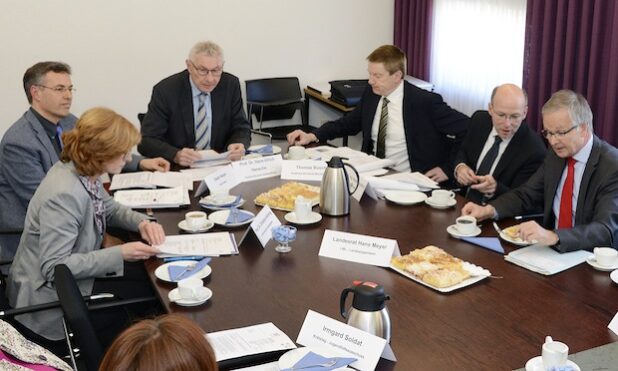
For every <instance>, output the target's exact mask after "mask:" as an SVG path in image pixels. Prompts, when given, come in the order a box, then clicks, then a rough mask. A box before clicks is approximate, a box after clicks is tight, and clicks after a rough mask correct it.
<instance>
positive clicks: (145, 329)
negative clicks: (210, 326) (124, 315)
mask: <svg viewBox="0 0 618 371" xmlns="http://www.w3.org/2000/svg"><path fill="white" fill-rule="evenodd" d="M138 370H148V371H193V370H201V371H212V370H218V367H217V362H216V361H215V355H214V352H213V350H212V348H211V346H210V344H208V341H207V340H206V337H205V336H204V332H203V331H202V329H201V328H200V327H199V326H198V325H197V324H195V323H194V322H193V321H191V320H189V319H187V318H185V317H182V316H180V315H175V314H168V315H164V316H161V317H158V318H155V319H152V320H143V321H141V322H139V323H136V324H135V325H133V326H131V327H130V328H128V329H127V330H125V331H124V332H123V333H122V334H121V335H120V336H119V337H118V338H117V339H116V340H115V341H114V342H113V343H112V345H111V346H110V348H109V349H108V350H107V354H106V355H105V357H104V358H103V362H101V366H100V367H99V371H138Z"/></svg>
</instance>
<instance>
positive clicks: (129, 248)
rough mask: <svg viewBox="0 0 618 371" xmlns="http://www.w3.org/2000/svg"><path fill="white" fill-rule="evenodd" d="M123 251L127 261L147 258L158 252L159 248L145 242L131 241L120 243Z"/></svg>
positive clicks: (123, 257)
mask: <svg viewBox="0 0 618 371" xmlns="http://www.w3.org/2000/svg"><path fill="white" fill-rule="evenodd" d="M120 250H121V251H122V259H123V260H126V261H130V262H132V261H137V260H146V259H148V258H150V257H151V256H153V255H155V254H157V253H158V252H159V249H157V248H156V247H154V246H148V245H146V244H145V243H143V242H129V243H125V244H123V245H120Z"/></svg>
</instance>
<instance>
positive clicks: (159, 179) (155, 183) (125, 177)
mask: <svg viewBox="0 0 618 371" xmlns="http://www.w3.org/2000/svg"><path fill="white" fill-rule="evenodd" d="M155 187H167V188H174V187H186V188H187V189H188V190H193V181H192V180H191V178H190V177H189V176H187V175H185V174H183V173H180V172H177V171H167V172H159V171H157V172H152V171H140V172H136V173H122V174H116V175H114V177H113V178H112V183H111V184H110V186H109V190H110V191H115V190H117V189H126V188H155Z"/></svg>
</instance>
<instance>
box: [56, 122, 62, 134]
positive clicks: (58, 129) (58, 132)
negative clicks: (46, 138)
mask: <svg viewBox="0 0 618 371" xmlns="http://www.w3.org/2000/svg"><path fill="white" fill-rule="evenodd" d="M62 132H63V130H62V126H60V124H58V125H56V135H57V136H61V135H62Z"/></svg>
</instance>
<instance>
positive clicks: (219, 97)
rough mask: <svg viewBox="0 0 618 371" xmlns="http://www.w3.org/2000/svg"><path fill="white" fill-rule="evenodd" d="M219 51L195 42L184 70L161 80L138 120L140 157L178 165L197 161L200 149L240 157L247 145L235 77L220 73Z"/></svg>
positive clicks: (247, 131) (247, 133)
mask: <svg viewBox="0 0 618 371" xmlns="http://www.w3.org/2000/svg"><path fill="white" fill-rule="evenodd" d="M224 62H225V61H224V58H223V50H222V49H221V47H220V46H219V45H217V44H215V43H214V42H212V41H205V42H198V43H197V44H195V46H193V48H192V49H191V51H190V52H189V57H188V58H187V60H186V61H185V63H186V66H187V69H186V70H184V71H182V72H180V73H177V74H174V75H172V76H170V77H167V78H165V79H164V80H162V81H161V82H159V83H158V84H157V85H155V87H154V89H153V91H152V99H151V100H150V103H149V104H148V112H147V113H146V115H145V116H144V119H143V120H142V128H141V130H142V142H141V143H140V145H139V146H138V150H139V152H140V153H142V154H143V155H146V156H151V157H152V156H162V157H163V158H165V159H167V160H169V161H173V162H175V163H176V164H178V165H180V166H191V165H192V164H193V162H195V161H197V160H200V158H201V156H200V154H199V151H200V150H205V149H212V150H215V151H217V152H226V151H229V156H228V157H229V158H230V159H231V160H238V159H240V158H241V157H242V156H243V155H244V153H245V149H246V148H247V147H248V146H249V143H250V141H251V132H250V127H249V122H248V121H247V117H246V115H245V112H244V110H243V103H242V97H241V93H240V83H239V81H238V78H237V77H236V76H234V75H232V74H229V73H227V72H224V71H223V65H224Z"/></svg>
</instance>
